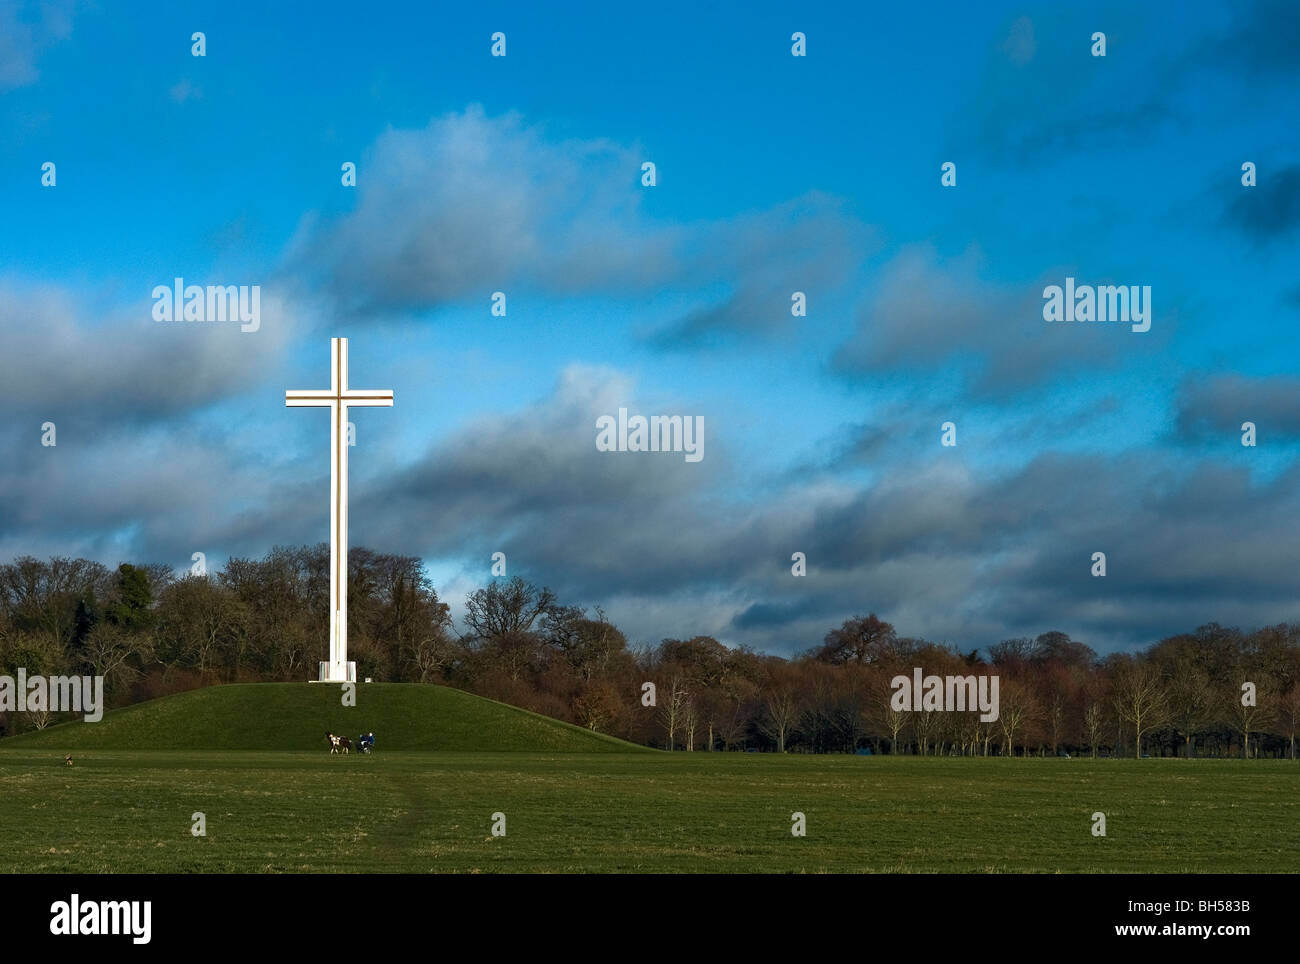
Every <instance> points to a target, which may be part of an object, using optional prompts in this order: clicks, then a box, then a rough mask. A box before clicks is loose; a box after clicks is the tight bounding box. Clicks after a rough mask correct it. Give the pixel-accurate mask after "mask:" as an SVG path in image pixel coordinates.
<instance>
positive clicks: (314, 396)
mask: <svg viewBox="0 0 1300 964" xmlns="http://www.w3.org/2000/svg"><path fill="white" fill-rule="evenodd" d="M337 401H338V396H337V395H334V394H333V393H329V392H310V391H308V392H294V391H289V392H285V393H284V404H285V405H286V406H287V407H288V408H307V407H317V406H324V405H333V404H334V403H336V402H337Z"/></svg>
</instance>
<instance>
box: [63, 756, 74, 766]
mask: <svg viewBox="0 0 1300 964" xmlns="http://www.w3.org/2000/svg"><path fill="white" fill-rule="evenodd" d="M63 765H64V766H69V767H70V766H72V754H71V753H69V754H68V755H67V756H65V757H64V758H63Z"/></svg>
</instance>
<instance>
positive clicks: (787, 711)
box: [759, 686, 803, 753]
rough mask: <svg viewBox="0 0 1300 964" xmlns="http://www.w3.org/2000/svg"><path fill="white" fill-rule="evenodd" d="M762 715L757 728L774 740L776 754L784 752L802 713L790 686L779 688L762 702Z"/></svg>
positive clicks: (801, 708) (796, 694)
mask: <svg viewBox="0 0 1300 964" xmlns="http://www.w3.org/2000/svg"><path fill="white" fill-rule="evenodd" d="M763 710H764V713H763V715H762V716H761V717H759V728H760V729H762V731H763V732H764V733H766V734H767V735H768V736H770V737H771V738H772V739H774V740H776V752H777V753H784V752H785V743H786V740H787V739H788V738H789V736H790V731H791V730H792V729H794V725H795V723H796V722H797V721H798V719H799V714H800V713H802V712H803V706H802V704H801V702H800V699H799V694H798V693H797V692H796V691H795V689H794V687H792V686H780V687H777V688H776V689H774V690H772V691H771V692H769V693H768V694H767V696H766V697H765V698H764V700H763Z"/></svg>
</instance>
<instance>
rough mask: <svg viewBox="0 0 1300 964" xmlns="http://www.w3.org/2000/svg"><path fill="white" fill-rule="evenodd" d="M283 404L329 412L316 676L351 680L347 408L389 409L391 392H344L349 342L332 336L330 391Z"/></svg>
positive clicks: (302, 394)
mask: <svg viewBox="0 0 1300 964" xmlns="http://www.w3.org/2000/svg"><path fill="white" fill-rule="evenodd" d="M284 404H285V405H286V406H287V407H289V408H328V409H329V410H330V641H329V661H328V662H322V663H321V665H320V678H321V680H322V681H332V682H340V681H346V680H355V679H356V664H355V663H349V662H348V438H347V434H348V433H347V428H348V409H349V408H351V407H353V406H356V407H364V408H372V407H380V406H383V407H391V406H392V404H393V393H392V391H391V390H362V389H350V388H348V340H347V339H346V338H331V339H330V389H329V391H328V392H325V391H311V390H307V391H288V392H285V394H284Z"/></svg>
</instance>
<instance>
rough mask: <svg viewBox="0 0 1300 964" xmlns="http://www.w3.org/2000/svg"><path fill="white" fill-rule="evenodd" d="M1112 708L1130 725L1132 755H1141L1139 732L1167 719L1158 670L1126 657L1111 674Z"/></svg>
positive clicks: (1165, 701) (1158, 724) (1165, 699)
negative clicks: (1113, 695)
mask: <svg viewBox="0 0 1300 964" xmlns="http://www.w3.org/2000/svg"><path fill="white" fill-rule="evenodd" d="M1115 712H1116V714H1117V715H1118V716H1119V718H1120V720H1122V721H1123V722H1125V723H1128V724H1129V725H1130V726H1132V727H1133V737H1134V740H1133V743H1134V746H1133V755H1134V756H1135V757H1141V756H1142V735H1143V734H1144V733H1149V732H1150V731H1151V730H1153V729H1155V728H1156V727H1158V726H1161V725H1163V724H1165V723H1167V722H1168V721H1169V699H1168V696H1167V694H1166V693H1165V687H1164V681H1163V680H1162V679H1161V678H1160V671H1159V669H1157V668H1156V667H1155V666H1153V665H1152V664H1150V663H1147V662H1145V661H1137V660H1132V659H1130V660H1128V661H1127V662H1124V663H1122V664H1121V665H1120V666H1119V667H1118V669H1117V671H1116V674H1115Z"/></svg>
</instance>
